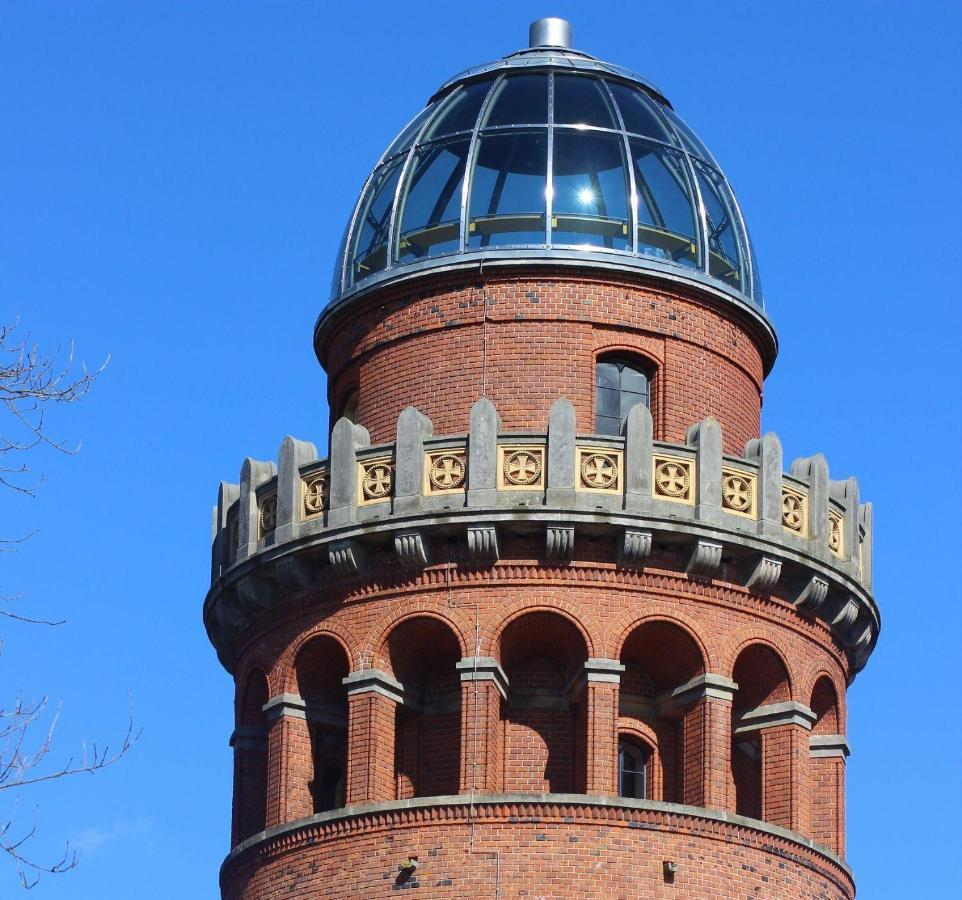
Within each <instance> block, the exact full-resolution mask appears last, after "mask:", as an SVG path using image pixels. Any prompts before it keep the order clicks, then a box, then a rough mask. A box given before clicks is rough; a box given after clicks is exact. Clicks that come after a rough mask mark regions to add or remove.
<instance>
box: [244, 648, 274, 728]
mask: <svg viewBox="0 0 962 900" xmlns="http://www.w3.org/2000/svg"><path fill="white" fill-rule="evenodd" d="M271 668H272V667H271V664H270V663H269V662H268V661H267V660H266V659H264V658H262V656H261V655H260V654H257V655H251V657H250V658H248V659H245V660H244V664H243V666H239V667H238V668H237V669H235V670H234V673H233V674H234V712H235V714H236V713H238V712H239V711H240V709H239V704H240V698H241V695H242V694H243V692H244V689H245V688H246V686H247V683H248V681H249V680H250V677H251V675H253V674H254V672H260V673H261V674H262V675H263V676H264V679H265V681H266V682H267V695H268V697H272V696H273V695H274V694H275V693H277V691H276V690H275V685H274V683H273V682H272V680H271Z"/></svg>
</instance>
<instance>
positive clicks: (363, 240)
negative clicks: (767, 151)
mask: <svg viewBox="0 0 962 900" xmlns="http://www.w3.org/2000/svg"><path fill="white" fill-rule="evenodd" d="M490 257H495V258H510V257H521V258H524V259H539V260H544V259H546V258H547V259H561V258H565V259H567V260H574V261H580V262H582V263H584V264H586V265H592V264H596V265H597V264H602V265H617V266H623V267H629V268H634V269H645V270H649V271H651V270H654V271H658V272H661V273H664V274H668V275H674V276H676V277H682V278H688V279H689V280H695V281H699V282H701V283H708V284H711V285H713V286H715V287H720V288H721V289H722V290H723V291H725V292H726V293H728V294H732V293H734V294H736V295H737V296H738V297H739V298H741V299H745V300H748V301H749V302H750V303H751V304H752V305H753V306H754V307H756V308H761V307H762V297H761V289H760V286H759V281H758V275H757V268H756V266H755V263H754V259H753V255H752V250H751V244H750V241H749V238H748V233H747V231H746V229H745V224H744V221H743V219H742V215H741V212H740V210H739V208H738V204H737V202H736V200H735V197H734V194H733V193H732V191H731V188H730V186H729V184H728V181H727V179H726V178H725V176H724V175H723V174H722V172H721V171H720V169H719V168H718V165H717V163H716V162H715V160H714V158H713V157H712V155H711V154H710V153H709V152H708V150H707V149H706V148H705V145H704V144H703V143H702V142H701V141H700V140H699V139H698V138H697V137H696V136H695V134H694V133H693V132H692V131H691V130H690V129H689V128H688V126H687V125H685V123H684V122H682V121H681V119H679V118H678V116H677V115H676V114H675V113H674V111H673V110H672V108H671V105H670V104H669V103H668V101H667V100H666V99H665V98H664V96H663V95H662V94H661V93H660V92H659V91H658V90H657V88H655V87H654V86H653V85H651V84H650V83H648V82H646V81H644V80H642V79H641V78H639V77H638V76H636V75H634V74H633V73H631V72H629V71H628V70H626V69H622V68H621V67H617V66H612V65H609V64H607V63H603V62H600V61H599V60H596V59H594V58H593V57H590V56H588V55H586V54H583V53H580V52H577V51H573V50H568V49H563V48H557V47H550V48H546V47H536V48H533V49H529V50H523V51H520V52H519V53H515V54H512V55H511V56H508V57H505V58H504V59H502V60H499V61H498V62H496V63H491V64H488V65H486V66H481V67H478V68H476V69H471V70H468V71H467V72H465V73H462V74H461V75H459V76H457V77H455V78H454V79H452V80H451V81H449V82H448V83H447V84H445V85H444V86H443V87H442V88H441V89H440V90H439V91H438V93H437V94H436V95H435V96H434V97H433V98H431V101H430V102H429V103H428V105H427V106H426V107H425V108H424V109H423V110H421V112H420V113H418V115H417V116H415V118H414V119H413V120H412V121H411V122H410V123H409V124H408V125H407V126H406V127H405V128H404V129H403V130H402V131H401V133H400V134H399V135H398V136H397V138H396V139H395V140H394V142H393V143H392V144H391V145H390V147H388V149H387V150H386V151H385V153H384V155H383V156H382V157H381V159H380V160H379V162H378V164H377V166H376V167H375V169H374V171H373V172H372V173H371V175H370V176H369V177H368V179H367V182H366V183H365V185H364V187H363V189H362V191H361V196H360V199H359V200H358V203H357V206H356V207H355V210H354V214H353V216H352V217H351V221H350V223H349V225H348V228H347V231H346V233H345V237H344V242H343V244H342V249H341V252H340V254H339V258H338V264H337V268H336V271H335V274H334V283H333V291H332V294H333V299H334V300H337V299H338V298H340V297H342V296H346V295H348V294H352V293H354V292H356V291H360V290H363V289H364V288H366V287H367V286H369V285H374V284H380V283H382V282H384V281H386V280H390V279H391V278H392V277H395V276H399V275H402V274H407V273H408V272H413V271H416V270H421V269H426V268H436V267H441V266H445V265H452V264H458V263H467V262H469V261H475V262H476V261H477V260H478V259H479V258H482V259H483V258H490Z"/></svg>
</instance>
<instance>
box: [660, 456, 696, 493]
mask: <svg viewBox="0 0 962 900" xmlns="http://www.w3.org/2000/svg"><path fill="white" fill-rule="evenodd" d="M651 465H652V479H651V483H652V491H653V492H654V495H655V497H657V498H658V499H659V500H670V501H671V502H673V503H688V504H690V505H694V503H695V464H694V462H693V461H692V460H690V459H684V458H682V457H678V456H662V455H661V454H655V455H654V456H653V457H652V461H651Z"/></svg>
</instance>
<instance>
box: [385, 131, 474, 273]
mask: <svg viewBox="0 0 962 900" xmlns="http://www.w3.org/2000/svg"><path fill="white" fill-rule="evenodd" d="M469 143H470V142H469V141H468V140H467V139H465V140H460V141H451V142H448V143H444V144H429V145H427V146H421V147H419V148H418V149H417V150H416V151H415V158H414V160H413V161H412V165H411V168H410V177H409V178H408V183H407V186H406V189H405V190H404V191H403V192H402V195H401V205H400V207H399V215H398V220H399V222H400V228H399V229H398V230H399V232H400V237H399V241H398V261H399V262H412V261H413V260H415V259H419V258H421V257H423V256H436V255H437V254H439V253H448V252H451V251H453V250H457V249H458V248H459V247H460V244H461V184H462V182H463V181H464V163H465V160H466V159H467V155H468V145H469Z"/></svg>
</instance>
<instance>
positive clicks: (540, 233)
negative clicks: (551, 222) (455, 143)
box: [468, 131, 548, 248]
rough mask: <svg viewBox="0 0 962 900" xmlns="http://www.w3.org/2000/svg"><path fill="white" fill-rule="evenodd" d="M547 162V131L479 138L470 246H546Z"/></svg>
mask: <svg viewBox="0 0 962 900" xmlns="http://www.w3.org/2000/svg"><path fill="white" fill-rule="evenodd" d="M547 161H548V137H547V133H546V132H544V131H518V132H511V133H507V134H494V135H487V136H483V137H481V138H480V139H479V141H478V149H477V154H476V156H475V163H474V172H473V175H472V179H471V200H470V204H469V219H468V246H470V247H473V248H477V247H496V246H504V245H507V244H543V243H544V240H545V232H544V227H545V222H544V216H545V180H546V175H547Z"/></svg>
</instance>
